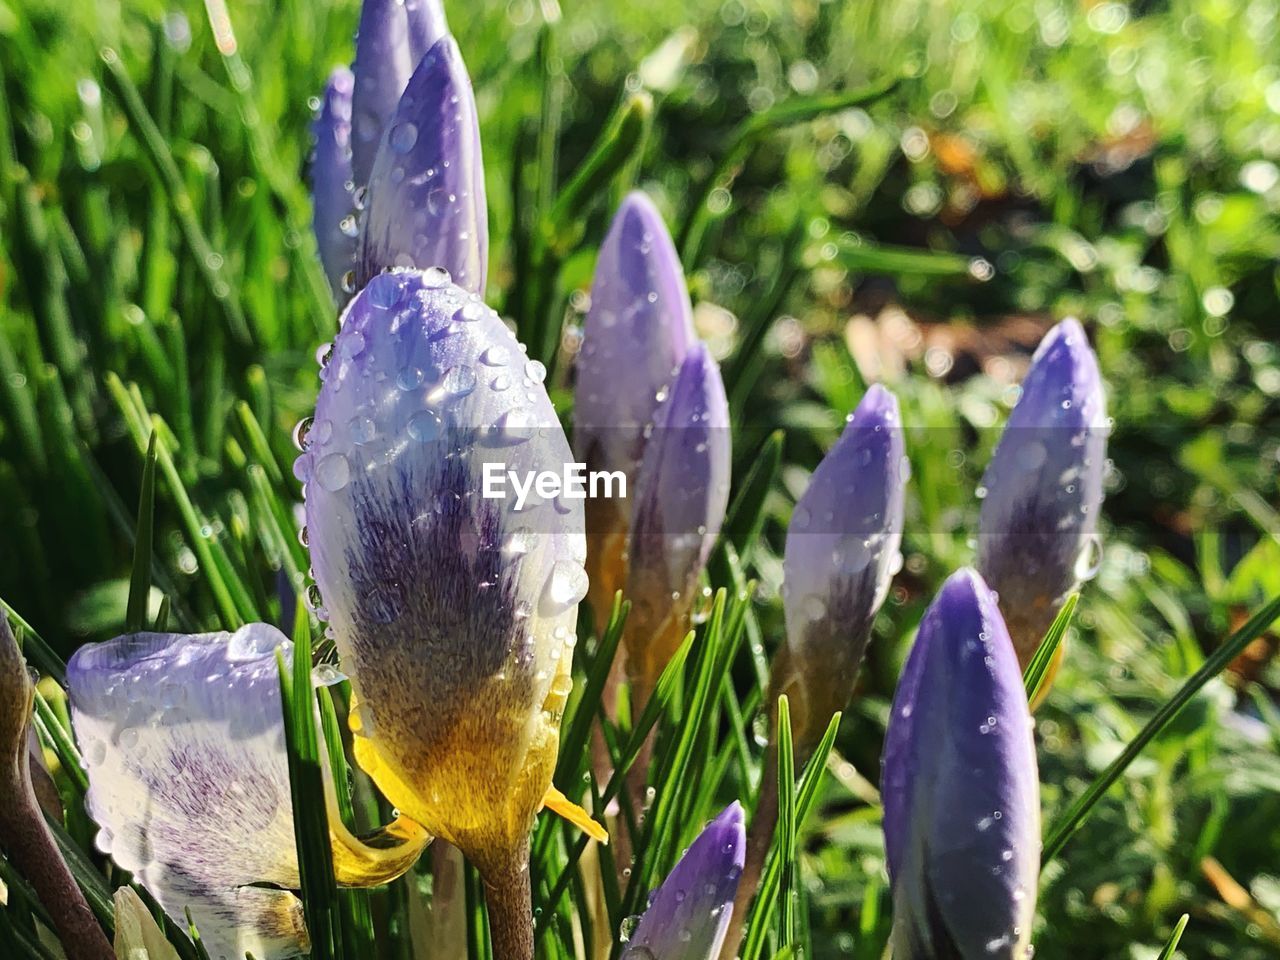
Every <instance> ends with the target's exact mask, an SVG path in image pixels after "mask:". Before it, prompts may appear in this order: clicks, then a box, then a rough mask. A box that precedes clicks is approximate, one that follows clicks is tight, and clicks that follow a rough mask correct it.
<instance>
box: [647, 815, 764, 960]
mask: <svg viewBox="0 0 1280 960" xmlns="http://www.w3.org/2000/svg"><path fill="white" fill-rule="evenodd" d="M746 848H747V840H746V833H745V831H744V829H743V823H742V807H741V805H740V804H739V803H738V802H737V801H736V800H735V801H734V802H733V803H731V804H729V806H728V807H726V808H725V809H724V811H723V812H722V813H721V814H720V816H718V817H716V818H715V819H714V820H712V821H711V822H710V823H709V824H707V826H706V827H705V828H704V829H703V831H702V833H700V834H699V835H698V839H696V840H694V841H693V844H692V845H691V846H690V847H689V849H688V850H687V851H686V852H685V855H684V856H683V857H681V858H680V862H679V863H677V864H676V865H675V867H674V869H672V871H671V872H670V873H669V874H667V879H666V880H664V881H663V882H662V886H660V887H659V888H658V889H657V891H656V892H655V893H654V894H653V897H652V898H651V899H650V901H649V909H648V910H646V911H645V913H644V916H643V917H641V918H640V923H639V924H638V925H637V926H636V929H635V932H634V933H633V934H632V936H631V940H630V943H629V944H628V946H627V949H626V950H625V951H624V952H623V954H622V957H623V960H642V958H643V960H713V958H715V957H717V956H719V954H720V948H721V946H722V945H723V944H724V940H725V934H726V933H727V932H728V929H729V921H730V919H731V918H732V916H733V898H734V896H735V895H736V894H737V892H738V880H739V878H740V877H741V876H742V866H743V862H744V860H745V856H746Z"/></svg>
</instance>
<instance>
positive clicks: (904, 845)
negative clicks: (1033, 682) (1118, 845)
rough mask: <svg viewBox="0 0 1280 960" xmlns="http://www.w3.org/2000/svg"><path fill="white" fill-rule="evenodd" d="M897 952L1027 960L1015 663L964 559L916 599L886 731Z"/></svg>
mask: <svg viewBox="0 0 1280 960" xmlns="http://www.w3.org/2000/svg"><path fill="white" fill-rule="evenodd" d="M881 790H882V793H883V796H884V839H885V852H886V854H887V857H888V863H889V880H890V885H891V889H892V896H893V909H894V921H893V955H894V956H895V957H902V958H917V957H918V958H926V957H927V958H933V957H984V958H985V957H991V958H994V960H1026V958H1028V957H1029V956H1030V943H1031V922H1032V918H1033V915H1034V913H1035V900H1036V882H1037V878H1038V876H1039V873H1040V801H1039V784H1038V774H1037V771H1036V755H1035V748H1034V745H1033V743H1032V737H1031V717H1030V713H1029V712H1028V709H1027V698H1026V694H1025V693H1024V692H1023V686H1022V671H1021V670H1020V669H1019V668H1018V661H1017V657H1016V656H1015V654H1014V651H1013V645H1012V643H1011V642H1010V640H1009V634H1008V632H1007V631H1006V630H1005V626H1004V621H1003V620H1002V619H1001V617H1000V611H999V609H998V608H997V606H996V598H995V596H994V595H993V594H992V592H991V591H990V589H988V587H987V585H986V584H985V583H984V582H983V580H982V578H981V577H980V576H979V575H978V574H977V573H975V572H974V571H972V570H968V569H966V570H961V571H959V572H958V573H955V574H953V575H952V576H951V577H950V578H949V579H948V580H947V582H946V583H945V584H944V585H943V587H942V589H941V591H939V593H938V596H937V598H936V599H935V600H934V602H933V604H932V605H931V606H930V607H929V609H928V610H927V611H926V612H925V615H924V619H923V620H922V621H921V623H920V629H919V632H918V633H917V635H916V640H915V645H914V646H913V648H912V650H911V654H910V656H909V657H908V658H907V663H906V666H905V668H904V669H903V672H902V677H901V679H900V680H899V681H898V690H897V694H896V696H895V697H894V701H893V710H892V713H891V714H890V718H889V728H888V731H887V732H886V735H885V744H884V771H883V777H882V787H881Z"/></svg>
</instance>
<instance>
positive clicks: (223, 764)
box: [67, 623, 427, 960]
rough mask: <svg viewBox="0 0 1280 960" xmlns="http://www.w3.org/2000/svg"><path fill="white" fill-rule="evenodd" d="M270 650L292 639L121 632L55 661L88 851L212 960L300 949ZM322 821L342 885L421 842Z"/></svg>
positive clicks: (383, 873) (422, 838) (377, 875)
mask: <svg viewBox="0 0 1280 960" xmlns="http://www.w3.org/2000/svg"><path fill="white" fill-rule="evenodd" d="M277 649H279V650H281V652H282V653H284V654H285V656H286V659H288V658H289V657H290V656H291V652H292V644H290V643H289V641H287V640H286V639H285V638H284V636H283V635H282V634H281V633H280V632H279V631H278V630H276V629H275V628H274V627H271V626H268V625H267V624H262V623H255V624H249V625H247V626H245V627H242V628H241V629H239V630H237V631H236V632H235V633H233V634H227V633H209V634H197V635H189V636H188V635H182V634H168V633H139V634H130V635H127V636H122V637H117V638H116V639H115V640H111V641H108V642H106V643H99V644H90V645H88V646H85V647H81V648H80V649H79V650H78V651H76V654H75V655H74V656H73V657H72V658H71V660H70V662H69V663H68V664H67V687H68V690H69V692H70V694H71V717H72V724H73V725H74V727H75V732H76V737H77V739H78V741H79V744H80V749H81V753H82V756H83V758H84V761H85V765H86V769H87V773H88V778H89V791H88V794H87V796H86V799H87V803H88V809H89V813H90V815H91V816H92V817H93V819H94V821H95V822H96V823H97V824H98V826H99V828H100V829H99V832H98V836H97V841H96V843H97V846H98V848H99V849H100V850H102V852H104V853H107V854H109V855H110V856H111V859H112V860H113V861H115V863H116V864H117V865H118V866H120V867H121V868H122V869H125V870H128V871H129V872H131V873H133V874H134V876H135V877H136V878H137V879H138V881H139V882H140V883H142V885H143V886H144V887H146V889H147V891H148V892H149V893H151V895H152V896H153V897H155V899H156V902H158V903H159V904H160V906H161V907H163V908H164V910H165V912H166V913H168V915H169V916H170V917H171V918H172V919H173V920H174V921H175V922H176V923H178V924H179V925H180V926H183V927H185V925H186V920H185V914H184V910H185V909H188V908H189V909H190V910H191V915H192V918H193V919H194V920H195V922H196V926H197V928H198V929H199V930H200V935H201V938H202V940H203V942H204V944H205V946H206V948H207V949H208V950H209V954H210V956H211V957H212V958H213V960H219V958H226V960H238V958H240V957H243V956H244V955H245V952H246V951H248V952H251V953H252V954H253V955H254V956H256V957H260V958H263V960H268V958H278V957H291V956H297V955H299V954H300V953H304V952H305V951H306V948H307V934H306V927H305V925H304V923H303V917H302V905H301V902H300V901H299V900H298V899H297V898H296V897H295V896H294V895H293V894H292V893H290V892H288V891H289V890H291V889H297V888H298V886H299V883H300V880H299V875H298V861H297V854H296V852H295V847H294V832H293V810H292V806H291V801H290V790H289V766H288V758H287V754H286V752H285V746H284V726H283V720H282V714H281V702H280V686H279V672H278V670H277V664H276V658H275V654H276V651H277ZM326 799H328V798H326ZM329 802H330V804H331V805H332V800H329ZM331 821H333V823H332V824H331V830H332V831H333V832H334V866H335V871H336V873H337V875H338V879H339V881H340V882H343V883H346V884H356V885H361V886H365V885H371V884H376V883H385V882H386V881H387V880H390V879H392V878H394V877H396V876H398V875H399V874H401V873H403V872H404V871H405V870H406V869H408V868H409V867H410V866H411V865H412V864H413V862H414V861H415V860H416V859H417V856H418V854H419V853H420V852H421V851H422V849H423V847H424V846H425V844H426V841H427V836H426V834H425V833H424V832H423V831H421V830H418V829H416V828H414V827H413V826H412V825H409V827H408V830H407V832H405V831H401V830H400V827H399V826H397V828H396V831H400V833H399V836H397V835H396V831H390V832H389V833H387V834H386V835H385V837H384V838H386V839H393V840H398V841H399V842H397V843H394V844H393V845H392V846H390V847H388V848H384V849H373V848H371V847H366V846H365V845H363V844H362V843H361V842H360V841H357V840H356V839H355V838H354V837H351V836H350V835H349V834H347V833H346V831H345V829H344V828H343V827H342V826H341V823H340V821H338V820H337V818H336V816H335V817H331ZM267 885H274V886H276V887H279V888H282V889H273V888H271V887H269V886H267Z"/></svg>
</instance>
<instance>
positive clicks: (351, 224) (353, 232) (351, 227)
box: [329, 213, 360, 240]
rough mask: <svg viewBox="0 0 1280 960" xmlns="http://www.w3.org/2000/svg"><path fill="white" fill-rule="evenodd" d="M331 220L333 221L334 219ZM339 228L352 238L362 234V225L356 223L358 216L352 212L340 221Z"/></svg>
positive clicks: (344, 234) (345, 235) (343, 233)
mask: <svg viewBox="0 0 1280 960" xmlns="http://www.w3.org/2000/svg"><path fill="white" fill-rule="evenodd" d="M329 222H330V223H332V222H333V221H332V220H331V221H329ZM338 229H339V230H341V231H342V235H343V236H344V237H350V238H351V239H352V240H354V239H355V238H356V237H357V236H359V235H360V227H359V226H358V225H357V224H356V218H355V216H354V215H353V214H350V213H349V214H347V215H346V216H345V217H343V218H342V219H341V220H340V221H338Z"/></svg>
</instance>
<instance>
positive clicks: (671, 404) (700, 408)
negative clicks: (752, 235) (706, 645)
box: [627, 343, 732, 668]
mask: <svg viewBox="0 0 1280 960" xmlns="http://www.w3.org/2000/svg"><path fill="white" fill-rule="evenodd" d="M666 393H667V396H666V397H665V398H664V399H663V402H662V404H661V406H659V408H658V410H657V412H656V413H655V414H654V423H653V432H652V434H651V436H650V437H649V439H648V442H647V444H646V446H645V451H644V460H643V461H642V462H641V464H640V471H639V473H638V475H637V477H636V483H635V493H634V498H635V500H634V502H635V512H634V514H633V516H632V526H631V538H630V548H629V557H630V568H629V570H628V586H627V594H628V596H629V597H630V598H631V599H632V600H633V601H634V602H635V604H636V617H637V621H636V622H637V623H639V624H644V623H649V622H650V621H653V620H654V618H655V614H658V613H659V612H660V611H665V610H670V609H679V608H681V607H683V608H684V609H686V610H687V609H688V605H689V603H690V602H691V601H692V598H693V593H694V590H695V587H696V585H697V581H698V577H699V576H700V575H701V573H702V570H703V568H704V567H705V566H706V563H707V557H708V556H709V555H710V553H711V548H712V546H713V545H714V544H715V541H716V537H717V536H719V534H720V525H721V523H723V522H724V514H725V507H726V506H727V504H728V500H729V471H730V465H731V459H732V451H731V447H730V430H729V406H728V402H727V401H726V399H725V393H724V383H723V382H722V381H721V379H720V368H719V367H718V366H717V365H716V362H715V360H713V359H712V357H711V354H710V352H709V351H708V350H707V348H706V346H705V345H704V344H701V343H698V344H694V345H693V346H692V347H691V348H690V349H689V352H688V354H687V355H686V356H685V358H684V362H683V363H682V364H681V365H680V370H679V372H678V373H677V374H676V377H675V379H674V380H673V381H672V383H671V386H670V387H669V388H667V391H666ZM659 619H660V617H659ZM633 652H634V651H633ZM652 666H659V665H658V664H656V663H655V664H653V665H652ZM659 668H660V667H659Z"/></svg>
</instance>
